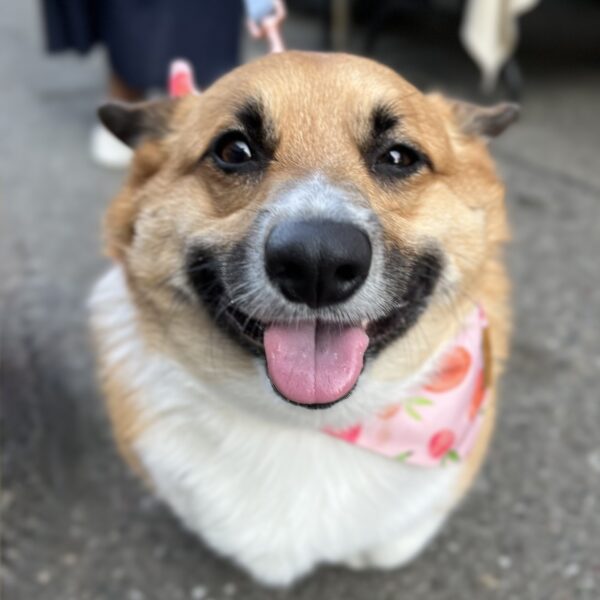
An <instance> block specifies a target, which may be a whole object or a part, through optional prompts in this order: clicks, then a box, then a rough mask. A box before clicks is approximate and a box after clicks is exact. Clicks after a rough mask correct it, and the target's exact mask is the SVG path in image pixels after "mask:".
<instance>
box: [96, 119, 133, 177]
mask: <svg viewBox="0 0 600 600" xmlns="http://www.w3.org/2000/svg"><path fill="white" fill-rule="evenodd" d="M90 152H91V155H92V159H93V161H94V162H95V163H96V164H98V165H101V166H102V167H108V168H110V169H124V168H125V167H126V166H127V165H128V164H129V163H130V162H131V157H132V156H133V151H132V150H131V148H129V146H126V145H125V144H124V143H123V142H122V141H121V140H120V139H118V138H116V137H115V136H114V135H113V134H112V133H111V132H110V131H109V130H108V129H106V127H104V125H102V124H101V123H98V124H97V125H94V128H93V129H92V134H91V137H90Z"/></svg>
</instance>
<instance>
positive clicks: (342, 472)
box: [92, 271, 460, 585]
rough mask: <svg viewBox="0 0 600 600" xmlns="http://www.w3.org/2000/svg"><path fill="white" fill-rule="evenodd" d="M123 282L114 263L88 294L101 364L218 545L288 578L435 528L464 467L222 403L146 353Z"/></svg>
mask: <svg viewBox="0 0 600 600" xmlns="http://www.w3.org/2000/svg"><path fill="white" fill-rule="evenodd" d="M123 286H124V283H123V281H122V277H121V276H120V274H119V273H116V274H115V272H114V271H113V272H111V273H110V274H109V275H108V276H107V277H105V278H104V279H103V280H102V281H101V282H100V283H99V285H98V286H97V288H96V290H95V292H94V295H93V297H92V309H93V312H94V322H95V324H96V326H97V327H96V328H97V329H98V325H100V326H101V327H102V329H103V331H104V332H105V333H104V335H105V337H106V338H109V339H106V340H105V342H107V343H106V348H109V347H110V351H108V350H107V351H106V352H107V355H106V354H105V356H104V357H103V359H104V362H105V366H106V368H109V369H110V368H111V367H112V366H114V368H118V369H119V370H120V372H121V373H122V377H123V379H124V381H127V382H128V384H129V385H131V387H132V388H133V389H135V391H136V393H135V399H136V400H135V401H136V404H137V408H138V409H139V410H140V411H141V413H143V414H144V415H145V417H147V420H148V422H149V423H150V425H149V426H148V427H147V428H145V429H144V431H143V432H142V433H141V434H140V435H139V436H138V437H137V439H136V441H135V444H134V449H135V451H136V453H137V454H138V457H139V459H140V461H141V463H142V464H143V466H144V468H145V469H146V471H147V472H148V474H149V475H150V478H151V479H152V481H153V483H154V485H155V488H156V491H157V493H158V494H159V495H160V497H161V498H163V499H164V500H165V501H166V502H167V503H168V504H169V505H170V506H171V508H172V509H173V510H174V511H175V512H176V514H177V515H178V516H179V517H180V518H181V519H182V521H183V522H184V523H185V524H186V526H187V527H189V528H190V529H191V530H193V531H194V532H196V533H198V534H200V535H201V536H202V537H203V538H204V539H205V540H206V541H207V543H209V544H210V545H211V546H212V547H213V548H214V549H215V550H217V551H218V552H219V553H221V554H224V555H226V556H229V557H230V558H232V559H233V560H235V561H236V562H237V563H238V564H240V565H242V566H243V567H245V568H246V569H248V570H249V571H250V572H251V573H252V574H253V575H254V576H255V577H257V578H258V579H260V580H262V581H264V582H266V583H271V584H280V585H281V584H287V583H289V582H290V581H292V580H294V579H295V578H297V577H298V576H301V575H303V574H304V573H306V572H308V571H309V570H310V569H311V568H312V567H314V566H315V565H316V564H318V563H321V562H345V563H350V564H354V565H358V564H363V563H364V564H375V565H379V566H392V565H395V564H400V563H402V562H405V561H406V560H409V559H410V558H412V556H414V554H416V552H418V551H419V550H420V549H421V548H422V546H423V545H424V544H425V543H426V541H427V540H428V539H429V538H430V537H431V536H432V535H433V533H435V531H436V530H437V529H438V527H439V525H440V524H441V522H442V521H443V520H444V518H445V516H446V515H447V514H448V512H449V511H450V510H451V508H452V507H453V505H454V502H455V495H454V489H455V488H456V486H457V480H458V478H459V476H460V469H459V468H458V467H455V466H453V465H448V466H447V467H445V468H437V469H427V468H419V467H410V466H406V465H402V464H400V463H398V462H394V461H393V460H390V459H387V458H385V457H382V456H379V455H376V454H373V453H370V452H368V451H366V450H362V449H360V448H357V447H355V446H352V445H349V444H346V443H345V442H343V441H340V440H337V439H334V438H331V437H329V436H327V435H325V434H323V433H321V432H319V431H314V430H309V429H306V428H304V427H300V426H299V427H294V426H292V425H290V426H286V425H283V424H280V423H278V422H275V421H269V420H266V419H263V418H262V416H261V415H257V416H254V415H252V414H250V413H249V412H247V411H245V410H241V409H235V408H233V407H232V406H230V405H228V404H227V403H223V402H221V401H220V399H219V398H218V397H215V394H214V390H211V389H208V388H206V389H203V388H202V383H201V382H200V383H199V382H197V381H194V380H192V378H191V377H190V376H189V375H188V374H187V373H186V372H185V371H184V370H183V369H182V368H180V367H178V366H177V365H176V364H174V363H172V362H170V361H168V360H167V359H165V358H163V357H160V356H156V355H152V354H150V353H148V351H147V350H146V348H145V347H144V345H143V342H142V341H141V340H140V339H139V337H138V336H136V329H135V323H134V320H133V310H134V309H133V307H132V306H131V304H130V303H129V300H128V299H127V294H126V291H125V290H124V287H123ZM108 299H110V302H107V300H108ZM107 332H108V333H107ZM111 332H112V333H111ZM102 345H103V342H102V340H101V346H102ZM257 385H258V384H257ZM240 393H241V390H240ZM240 401H243V399H240ZM404 542H406V544H405V546H402V544H403V543H404ZM398 544H400V545H401V546H402V547H400V548H399V546H398ZM388 547H391V551H390V550H388V551H387V553H386V552H384V553H383V555H381V552H380V553H379V555H378V554H377V549H378V548H388ZM390 552H391V553H392V554H394V556H390ZM369 553H371V554H372V556H371V559H369V558H368V556H367V555H369ZM377 556H379V558H377ZM361 557H362V559H361Z"/></svg>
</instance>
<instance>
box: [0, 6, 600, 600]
mask: <svg viewBox="0 0 600 600" xmlns="http://www.w3.org/2000/svg"><path fill="white" fill-rule="evenodd" d="M78 4H79V5H80V6H81V5H85V4H86V3H82V2H79V3H78V2H76V1H75V0H65V1H63V2H59V1H56V0H54V1H46V2H45V3H44V6H45V10H42V5H41V4H38V3H35V2H23V1H22V2H14V1H13V2H10V1H9V0H2V4H1V10H0V80H1V82H2V83H1V85H0V199H1V200H0V202H1V209H0V251H1V253H0V298H1V304H0V326H1V329H0V331H1V340H0V341H1V347H0V384H1V386H0V393H1V434H2V438H1V458H2V482H1V484H2V496H1V505H0V508H1V511H2V529H1V535H2V571H1V576H2V586H3V592H4V594H5V595H4V597H5V598H7V599H10V600H104V599H107V600H108V599H110V600H153V599H160V600H167V599H168V600H183V599H186V600H203V599H205V600H220V599H226V598H239V599H243V600H258V599H263V598H281V599H290V600H291V599H294V600H295V599H298V600H300V599H302V600H308V599H311V600H321V599H323V600H336V599H342V598H343V599H345V600H346V599H350V600H353V599H356V600H358V599H361V600H362V599H369V600H388V599H389V600H398V599H400V598H411V600H442V599H443V600H463V599H477V600H480V599H483V600H487V599H503V600H504V599H507V600H522V599H532V600H576V599H581V600H598V598H600V392H599V389H600V387H599V384H600V381H599V379H600V377H599V373H600V336H599V332H600V159H599V155H600V1H599V0H570V1H568V2H567V1H565V0H563V1H561V0H541V1H540V2H535V1H534V0H529V1H527V0H522V1H521V2H518V1H513V2H511V1H510V0H470V1H468V2H462V1H459V0H439V1H434V0H431V1H427V0H412V1H411V0H381V1H378V2H368V1H366V0H363V1H359V0H356V1H351V0H331V1H321V0H293V1H292V0H289V2H288V3H287V8H288V18H287V19H286V20H285V23H284V25H283V35H284V39H285V41H286V43H287V45H288V46H289V47H290V48H294V49H340V50H346V51H350V52H353V53H358V54H366V55H370V56H372V57H373V58H375V59H377V60H379V61H381V62H384V63H386V64H388V65H390V66H391V67H393V68H394V69H396V70H398V71H399V72H400V73H402V74H403V75H404V76H405V77H406V78H407V79H409V80H410V81H412V82H413V83H415V84H416V85H418V86H419V87H421V88H423V89H426V90H427V89H439V90H442V91H445V92H446V93H449V94H452V95H455V96H459V97H463V98H468V99H471V100H475V101H478V102H483V103H487V102H493V101H497V100H499V99H506V98H511V99H514V98H518V99H519V100H520V102H521V103H522V106H523V116H522V119H521V121H520V123H519V124H517V125H516V126H514V127H513V128H512V129H511V130H510V131H509V132H508V133H507V134H505V135H504V136H503V137H502V138H500V139H499V140H498V141H495V142H494V144H493V153H494V155H495V157H496V158H497V161H498V164H499V169H500V171H501V173H502V174H503V176H504V178H505V180H506V183H507V188H508V197H507V202H508V208H509V213H510V218H511V222H512V229H513V241H512V244H511V245H510V248H509V249H508V261H509V266H510V270H511V273H512V277H513V280H514V305H515V323H516V324H515V335H514V342H513V352H512V356H511V361H510V365H509V368H508V372H507V374H506V377H505V379H504V382H503V385H502V400H503V401H502V411H501V416H500V422H499V427H498V429H497V433H496V438H495V442H494V445H493V449H492V452H491V454H490V457H489V460H488V462H487V465H486V468H485V469H484V472H483V474H482V476H481V477H480V478H479V480H478V483H477V485H476V486H475V488H474V490H473V491H472V492H471V494H470V496H469V497H468V499H467V500H466V502H465V503H464V504H463V505H462V507H461V508H460V509H459V511H458V513H457V514H456V516H455V518H454V519H452V520H451V521H450V523H449V526H448V527H447V528H446V529H445V530H444V533H443V534H442V535H441V536H440V537H439V538H438V539H437V540H436V542H435V543H434V544H433V545H432V546H431V547H430V548H429V549H428V550H427V551H426V553H425V554H424V555H423V556H422V557H421V558H420V559H419V560H418V561H417V562H415V563H413V564H412V565H411V566H410V567H408V568H406V569H404V570H402V571H397V572H386V573H377V572H367V573H354V572H349V571H346V570H344V569H340V568H330V567H326V568H322V569H321V570H320V571H319V572H318V573H317V574H316V575H314V576H312V577H310V578H309V579H307V580H306V581H303V582H301V583H299V584H298V585H297V586H296V587H295V588H293V589H292V590H290V591H285V592H284V591H281V592H273V591H268V590H264V589H262V588H260V587H259V586H257V585H255V584H254V583H253V582H252V581H250V580H249V579H248V578H247V577H246V576H245V575H243V574H242V573H240V572H239V571H238V570H237V569H235V568H234V567H233V566H231V565H230V564H229V563H228V562H226V561H223V560H221V559H219V558H217V557H216V556H214V555H213V554H212V553H211V552H209V551H208V550H206V549H205V548H204V547H203V546H202V544H201V542H199V541H198V540H197V539H196V538H194V537H192V536H190V535H188V534H187V533H185V532H184V531H183V529H182V528H181V527H180V526H179V524H178V523H176V522H175V519H174V518H173V517H172V516H171V515H170V514H169V512H168V511H167V510H166V508H165V507H163V506H162V505H161V504H160V503H158V502H157V501H156V500H154V499H153V498H152V496H151V495H150V494H148V493H147V492H146V491H145V490H144V489H143V488H142V486H141V484H140V483H139V482H138V481H137V480H135V479H134V477H133V476H132V475H130V474H129V473H128V471H127V470H126V468H125V467H124V465H123V464H122V463H121V461H120V460H119V459H118V458H117V456H116V453H115V450H114V449H113V446H112V443H111V440H110V434H109V432H108V428H107V423H106V419H105V415H104V412H103V409H102V404H101V401H100V398H99V394H98V391H97V389H96V385H95V380H94V373H93V364H92V358H91V351H90V343H89V339H88V334H87V329H86V323H85V321H86V314H85V299H86V295H87V294H88V291H89V289H90V287H91V285H92V283H93V282H94V280H95V279H96V278H97V277H98V276H99V274H100V273H101V272H102V271H103V270H104V269H105V268H106V266H107V262H106V260H105V259H104V258H103V257H102V256H101V251H100V221H101V218H102V214H103V212H104V210H105V208H106V206H107V203H108V201H109V199H110V198H111V196H112V195H113V194H114V193H115V192H116V191H117V189H118V187H119V185H120V183H121V181H122V179H123V176H124V171H123V170H122V169H118V168H117V169H107V168H106V165H107V164H109V165H112V166H118V164H124V163H126V162H127V155H126V153H125V154H124V155H123V153H122V152H121V151H122V148H121V149H119V148H118V147H115V146H114V145H112V141H111V140H107V139H106V136H105V135H104V133H103V132H101V131H99V130H98V128H97V127H96V126H95V107H96V106H97V105H98V104H99V103H100V102H101V101H103V100H104V99H105V98H106V97H107V96H113V97H131V99H134V98H138V97H147V96H149V95H150V96H152V95H155V94H160V93H161V87H162V82H163V81H164V79H163V78H166V72H164V70H165V69H166V67H165V66H164V64H163V63H165V64H166V61H168V59H169V58H170V57H169V56H168V54H169V52H171V51H178V53H180V54H181V53H182V52H183V51H182V50H181V45H179V46H178V45H177V44H182V43H183V44H184V50H185V49H186V48H187V50H188V52H187V54H188V56H187V57H188V58H191V59H193V61H194V63H195V65H196V72H197V75H198V78H199V81H200V82H201V83H202V84H204V85H206V84H207V83H209V82H210V80H211V79H213V78H214V77H216V76H218V75H219V73H220V72H222V71H223V70H227V69H228V68H230V67H231V66H233V64H235V63H237V62H244V61H246V60H249V59H251V58H252V57H255V56H258V55H260V54H263V53H264V52H265V51H266V49H267V45H266V43H265V42H264V40H254V39H251V38H250V36H249V35H248V34H247V33H246V28H245V27H244V23H243V20H244V16H243V7H242V5H241V2H240V1H239V0H220V2H214V3H213V2H209V1H208V0H204V1H200V0H199V1H197V2H188V3H187V4H188V7H187V9H186V10H189V11H190V12H189V13H186V14H188V17H187V18H185V19H183V21H181V22H180V21H178V23H183V25H176V24H175V22H174V21H172V19H176V17H175V16H174V10H175V9H174V8H173V7H174V6H176V5H178V6H179V5H183V4H186V3H185V2H169V3H166V2H162V3H161V2H159V1H157V0H143V1H141V0H136V1H135V2H134V1H133V0H113V1H110V0H103V1H101V2H95V3H94V2H88V3H87V5H88V8H89V6H94V7H95V8H94V10H96V11H97V12H95V13H94V14H93V15H92V17H93V18H92V20H89V19H90V18H91V17H90V16H89V14H88V15H87V17H86V16H85V13H84V16H83V17H82V15H81V13H79V16H77V15H78V13H77V5H78ZM128 5H131V6H129V8H131V13H128V12H127V10H129V9H128V8H127V6H128ZM155 5H162V6H163V9H162V10H163V12H162V13H160V12H159V13H156V12H153V11H152V7H153V6H155ZM167 5H168V6H167ZM134 6H136V7H137V9H136V10H137V11H138V12H137V13H136V12H135V11H134ZM169 7H170V8H169ZM73 10H75V12H73ZM201 13H202V14H201ZM157 14H158V17H157ZM136 15H137V16H136ZM189 15H193V16H191V17H190V16H189ZM203 15H204V16H203ZM206 15H212V16H210V17H209V16H206ZM138 16H139V18H138ZM78 19H79V20H78ZM81 19H83V20H81ZM86 19H87V20H86ZM170 19H171V20H170ZM185 22H187V30H186V33H181V35H178V36H176V37H177V38H180V39H179V40H178V42H177V44H175V47H174V46H172V45H169V44H171V42H170V41H169V39H171V38H172V37H173V31H178V32H179V31H182V30H180V29H178V28H179V27H180V26H181V27H185ZM215 22H216V23H217V24H216V25H215V24H214V23H215ZM169 23H170V25H169ZM190 24H192V25H193V24H197V29H195V28H194V27H190ZM169 32H170V35H171V38H169V37H168V34H169ZM86 36H87V37H86ZM165 36H167V37H165ZM99 41H101V42H102V43H98V42H99ZM185 44H190V45H189V47H186V46H185ZM73 46H75V47H76V48H78V50H79V51H80V52H84V51H87V50H90V52H89V53H87V54H85V55H80V54H77V52H75V51H74V50H70V51H66V52H61V53H53V54H48V53H47V52H46V49H47V48H48V47H53V48H54V49H55V50H59V49H61V48H63V49H66V48H70V47H73ZM173 48H174V50H173ZM161 52H162V54H161ZM192 55H193V56H192ZM146 67H147V69H146ZM145 69H146V70H145ZM120 152H121V154H120ZM115 157H116V158H115ZM102 165H105V166H102ZM240 501H243V499H240Z"/></svg>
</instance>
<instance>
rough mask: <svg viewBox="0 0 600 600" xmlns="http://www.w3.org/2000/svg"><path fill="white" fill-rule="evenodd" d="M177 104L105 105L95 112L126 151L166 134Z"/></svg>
mask: <svg viewBox="0 0 600 600" xmlns="http://www.w3.org/2000/svg"><path fill="white" fill-rule="evenodd" d="M177 102H178V101H177V100H175V99H172V98H170V99H166V100H154V101H151V102H139V103H136V104H128V103H125V102H108V103H107V104H104V105H102V106H101V107H100V108H99V109H98V117H99V118H100V121H101V122H102V124H103V125H104V126H105V127H106V128H107V129H108V130H109V131H110V132H111V133H113V134H114V135H115V136H116V137H117V138H119V139H120V140H121V141H122V142H124V143H125V144H127V145H128V146H129V147H130V148H135V147H136V146H137V145H139V144H140V142H142V141H145V140H149V139H159V138H161V137H163V136H164V135H166V134H167V133H168V131H169V121H170V119H171V115H172V114H173V111H174V109H175V105H176V103H177Z"/></svg>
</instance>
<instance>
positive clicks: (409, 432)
mask: <svg viewBox="0 0 600 600" xmlns="http://www.w3.org/2000/svg"><path fill="white" fill-rule="evenodd" d="M486 329H487V319H486V318H485V314H484V313H483V310H482V309H481V308H478V309H476V310H475V311H473V312H472V313H471V314H470V315H469V317H468V318H467V320H466V322H465V326H464V328H463V330H462V331H461V332H460V333H459V334H458V336H457V337H456V339H455V340H454V341H453V342H452V344H451V345H450V347H449V348H448V349H447V350H446V352H445V353H444V355H443V357H442V359H441V361H440V363H439V367H438V370H437V371H436V373H435V375H434V377H433V379H432V380H431V381H430V382H429V383H428V384H427V385H426V386H424V387H423V388H422V389H420V390H417V392H416V393H415V394H411V395H409V396H407V397H405V398H398V399H396V400H395V402H393V403H392V404H390V405H389V406H388V407H386V408H385V409H384V410H382V411H381V412H379V413H378V414H376V415H373V416H371V417H369V418H368V419H367V420H365V421H364V422H362V423H359V424H356V425H354V426H353V427H350V428H348V429H346V430H344V431H332V430H326V433H328V434H329V435H333V436H335V437H338V438H340V439H343V440H345V441H346V442H349V443H351V444H355V445H357V446H361V447H362V448H365V449H367V450H371V451H372V452H377V453H379V454H383V455H385V456H388V457H390V458H394V459H396V460H399V461H402V462H405V463H408V464H411V465H418V466H421V467H436V466H443V465H445V464H447V463H448V462H459V461H461V460H463V459H464V458H466V457H467V456H468V454H469V453H470V451H471V449H472V448H473V445H474V443H475V440H476V439H477V434H478V432H479V429H480V427H481V424H482V422H483V411H484V408H485V403H486V399H487V396H488V395H489V394H488V393H487V391H488V381H487V379H488V378H487V377H486V375H487V373H486V371H487V369H486V360H487V359H488V356H486V353H487V349H486Z"/></svg>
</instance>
